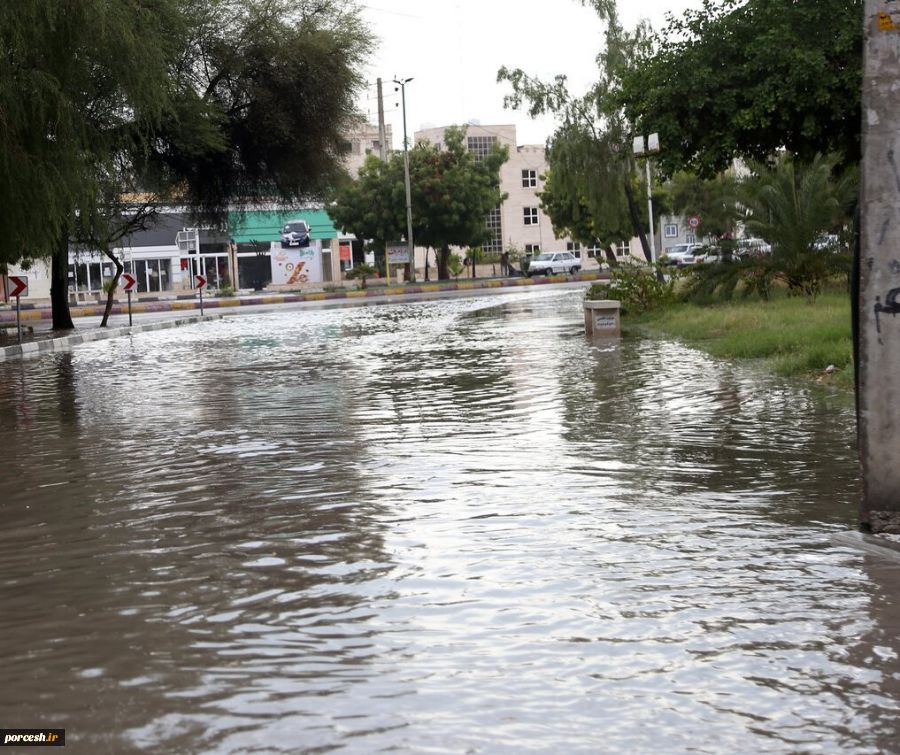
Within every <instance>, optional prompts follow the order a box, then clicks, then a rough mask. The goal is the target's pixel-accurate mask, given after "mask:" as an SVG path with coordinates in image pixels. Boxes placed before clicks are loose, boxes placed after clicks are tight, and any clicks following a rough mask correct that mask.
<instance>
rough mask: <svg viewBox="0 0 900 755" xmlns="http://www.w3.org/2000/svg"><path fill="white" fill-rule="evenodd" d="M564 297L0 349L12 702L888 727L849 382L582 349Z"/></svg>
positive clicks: (884, 644) (799, 739)
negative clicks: (28, 350) (30, 355)
mask: <svg viewBox="0 0 900 755" xmlns="http://www.w3.org/2000/svg"><path fill="white" fill-rule="evenodd" d="M579 307H580V303H579V294H577V293H565V294H558V293H552V292H544V291H541V292H534V291H529V292H525V293H514V294H510V295H504V296H503V297H501V298H498V299H492V300H490V301H487V300H484V299H470V300H464V299H456V300H451V301H444V302H430V303H418V304H401V305H380V306H377V307H369V308H360V309H343V310H332V311H321V312H310V311H304V312H300V311H287V310H285V311H281V312H278V313H273V314H268V315H259V316H244V317H240V318H233V319H226V320H222V321H220V322H215V323H206V324H203V325H198V326H195V327H191V328H185V329H181V330H175V331H160V332H157V333H149V334H140V335H135V336H133V337H131V338H128V339H119V340H112V341H104V342H98V343H93V344H88V345H85V346H84V347H80V348H79V349H77V350H76V351H74V352H72V353H70V354H58V355H54V356H51V357H47V358H43V359H39V360H29V361H26V362H23V363H20V364H15V363H4V364H2V365H0V418H2V420H3V424H4V428H6V429H7V432H6V434H5V440H6V443H5V447H4V475H3V478H2V482H0V513H2V516H3V521H4V527H3V529H2V531H0V598H2V605H3V611H2V612H0V633H2V636H3V638H4V642H3V645H2V651H0V661H2V664H3V668H4V681H5V684H4V685H3V687H2V688H0V706H2V709H3V710H4V712H5V714H6V718H5V720H8V721H10V722H11V723H10V724H9V725H29V724H28V723H27V722H28V721H35V720H37V719H36V716H37V717H38V718H39V719H40V720H41V721H52V722H53V725H55V726H65V727H66V728H67V739H68V741H67V744H68V745H69V747H70V748H72V749H73V750H74V751H76V752H97V751H116V752H128V751H152V752H171V751H184V752H197V751H204V752H206V751H209V752H223V753H232V752H251V751H265V752H298V751H302V752H321V751H326V750H338V749H339V750H342V751H346V752H360V753H368V752H374V751H378V750H393V751H400V752H405V751H415V752H491V753H494V752H498V753H504V752H510V753H513V752H514V753H520V752H548V753H550V752H552V753H557V752H566V753H577V752H586V753H587V752H591V753H593V752H598V751H606V752H628V753H631V752H646V751H650V750H662V751H665V752H672V753H679V752H685V753H686V752H692V753H721V752H730V751H745V752H758V751H765V752H776V753H777V752H783V753H793V752H841V753H844V752H858V753H870V752H894V751H897V749H896V741H897V737H898V734H900V727H898V723H900V713H898V710H900V705H898V703H900V665H898V658H900V641H898V639H897V631H896V628H897V626H898V625H900V614H898V609H897V607H896V606H897V602H896V600H895V593H896V586H897V584H898V576H900V574H898V570H897V569H896V568H893V567H891V566H890V565H887V564H884V563H880V562H878V561H876V560H874V559H872V558H871V557H869V556H864V555H862V554H859V553H856V552H853V551H850V550H848V549H846V548H840V547H834V546H833V545H831V544H830V541H829V537H830V535H831V534H832V533H833V532H835V531H837V530H839V529H843V528H846V527H848V526H851V525H852V522H853V520H854V517H855V506H856V500H857V498H858V496H859V492H860V491H859V481H858V479H857V472H856V469H857V463H856V457H855V454H856V450H855V448H854V430H853V414H852V407H850V406H849V403H848V402H847V401H846V400H844V399H842V398H840V397H838V396H833V395H829V394H828V393H826V392H814V391H811V390H805V389H802V388H799V387H798V386H795V385H792V384H789V383H786V382H784V381H780V380H778V379H775V378H772V377H770V376H767V375H763V374H760V373H758V372H755V371H753V370H751V369H749V368H747V367H746V366H743V365H736V364H728V363H723V362H717V361H713V360H711V359H708V358H706V357H704V356H702V355H700V354H698V353H696V352H693V351H691V350H689V349H686V348H684V347H682V346H680V345H678V344H675V343H672V342H657V341H646V340H643V341H642V340H637V339H626V340H624V341H623V342H622V343H621V344H620V345H615V344H608V343H591V342H589V341H587V340H586V339H585V338H584V335H583V326H582V325H581V313H580V311H579ZM15 722H20V723H15ZM110 725H113V726H114V727H115V728H114V729H113V730H111V729H110Z"/></svg>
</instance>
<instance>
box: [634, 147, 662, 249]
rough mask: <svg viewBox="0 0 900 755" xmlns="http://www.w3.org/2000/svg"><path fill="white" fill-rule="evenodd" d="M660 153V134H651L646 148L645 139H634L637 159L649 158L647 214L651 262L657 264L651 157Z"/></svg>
mask: <svg viewBox="0 0 900 755" xmlns="http://www.w3.org/2000/svg"><path fill="white" fill-rule="evenodd" d="M658 152H659V134H650V136H649V137H648V138H647V144H646V147H645V145H644V137H643V136H637V137H635V139H634V154H635V156H636V157H643V156H644V155H646V156H647V161H646V168H647V213H648V216H649V218H650V260H651V262H652V263H653V264H654V265H655V264H656V238H655V234H654V231H653V187H652V185H651V183H650V155H653V154H656V153H658Z"/></svg>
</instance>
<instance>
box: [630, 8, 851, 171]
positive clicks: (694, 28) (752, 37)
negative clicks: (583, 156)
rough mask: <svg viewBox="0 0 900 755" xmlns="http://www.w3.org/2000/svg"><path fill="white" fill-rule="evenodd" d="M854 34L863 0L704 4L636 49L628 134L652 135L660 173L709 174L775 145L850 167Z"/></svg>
mask: <svg viewBox="0 0 900 755" xmlns="http://www.w3.org/2000/svg"><path fill="white" fill-rule="evenodd" d="M862 29H863V22H862V0H792V2H784V0H719V1H718V2H714V0H705V1H704V3H703V5H702V7H701V8H699V9H696V10H688V11H685V13H684V15H683V16H681V17H674V16H670V17H669V23H668V26H667V27H666V28H665V29H664V30H663V31H662V33H661V34H659V35H657V36H656V37H655V38H654V40H653V44H652V46H650V47H648V48H644V49H643V50H641V51H639V54H638V55H637V57H636V59H635V60H634V61H633V64H632V65H630V66H629V67H628V69H627V71H626V72H625V73H624V75H623V80H622V91H621V96H622V104H623V105H624V107H625V112H626V114H627V116H628V119H629V120H630V121H631V122H632V123H634V125H635V128H636V131H637V132H638V133H652V132H658V133H659V135H660V142H661V144H662V152H661V154H660V156H659V161H660V165H661V168H662V170H663V172H664V173H665V174H666V175H671V174H672V173H674V172H675V171H677V170H679V169H691V170H694V171H696V172H698V173H700V174H701V175H704V176H710V175H712V174H713V173H715V172H718V171H720V170H724V169H725V168H727V167H728V166H729V165H730V164H731V161H732V159H733V158H735V157H745V158H753V159H757V160H765V159H768V158H769V157H771V156H772V155H774V154H775V153H776V152H777V151H778V150H779V149H781V148H786V149H787V150H789V151H790V152H792V153H793V154H794V155H796V156H797V157H798V158H799V159H801V160H804V161H807V162H808V161H811V160H812V159H813V157H814V156H815V154H817V153H832V152H834V153H839V154H840V155H841V156H842V158H843V159H844V160H845V161H846V162H847V163H848V164H852V163H855V162H857V161H858V159H859V154H860V119H861V115H860V112H861V111H860V93H861V89H862Z"/></svg>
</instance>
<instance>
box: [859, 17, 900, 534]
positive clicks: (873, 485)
mask: <svg viewBox="0 0 900 755" xmlns="http://www.w3.org/2000/svg"><path fill="white" fill-rule="evenodd" d="M895 5H896V4H895V3H889V2H886V0H865V13H864V23H865V31H864V56H865V59H864V65H863V102H862V113H863V122H862V151H863V161H862V187H861V192H860V221H859V222H860V276H859V310H858V314H859V333H858V338H859V341H858V345H859V364H858V369H859V384H858V386H857V391H858V394H857V398H858V410H859V445H860V457H861V461H862V472H863V502H862V506H861V509H860V519H861V523H862V525H863V527H864V528H866V529H870V530H871V531H872V532H876V533H877V532H884V533H900V320H898V319H897V318H896V317H895V315H896V314H898V313H900V253H898V251H897V250H898V249H900V87H897V81H898V80H900V8H895Z"/></svg>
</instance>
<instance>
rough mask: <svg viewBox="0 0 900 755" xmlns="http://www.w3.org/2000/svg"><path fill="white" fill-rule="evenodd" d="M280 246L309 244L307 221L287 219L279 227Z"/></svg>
mask: <svg viewBox="0 0 900 755" xmlns="http://www.w3.org/2000/svg"><path fill="white" fill-rule="evenodd" d="M281 246H282V247H289V246H309V223H307V222H306V221H305V220H289V221H288V222H287V223H285V224H284V228H282V229H281Z"/></svg>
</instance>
